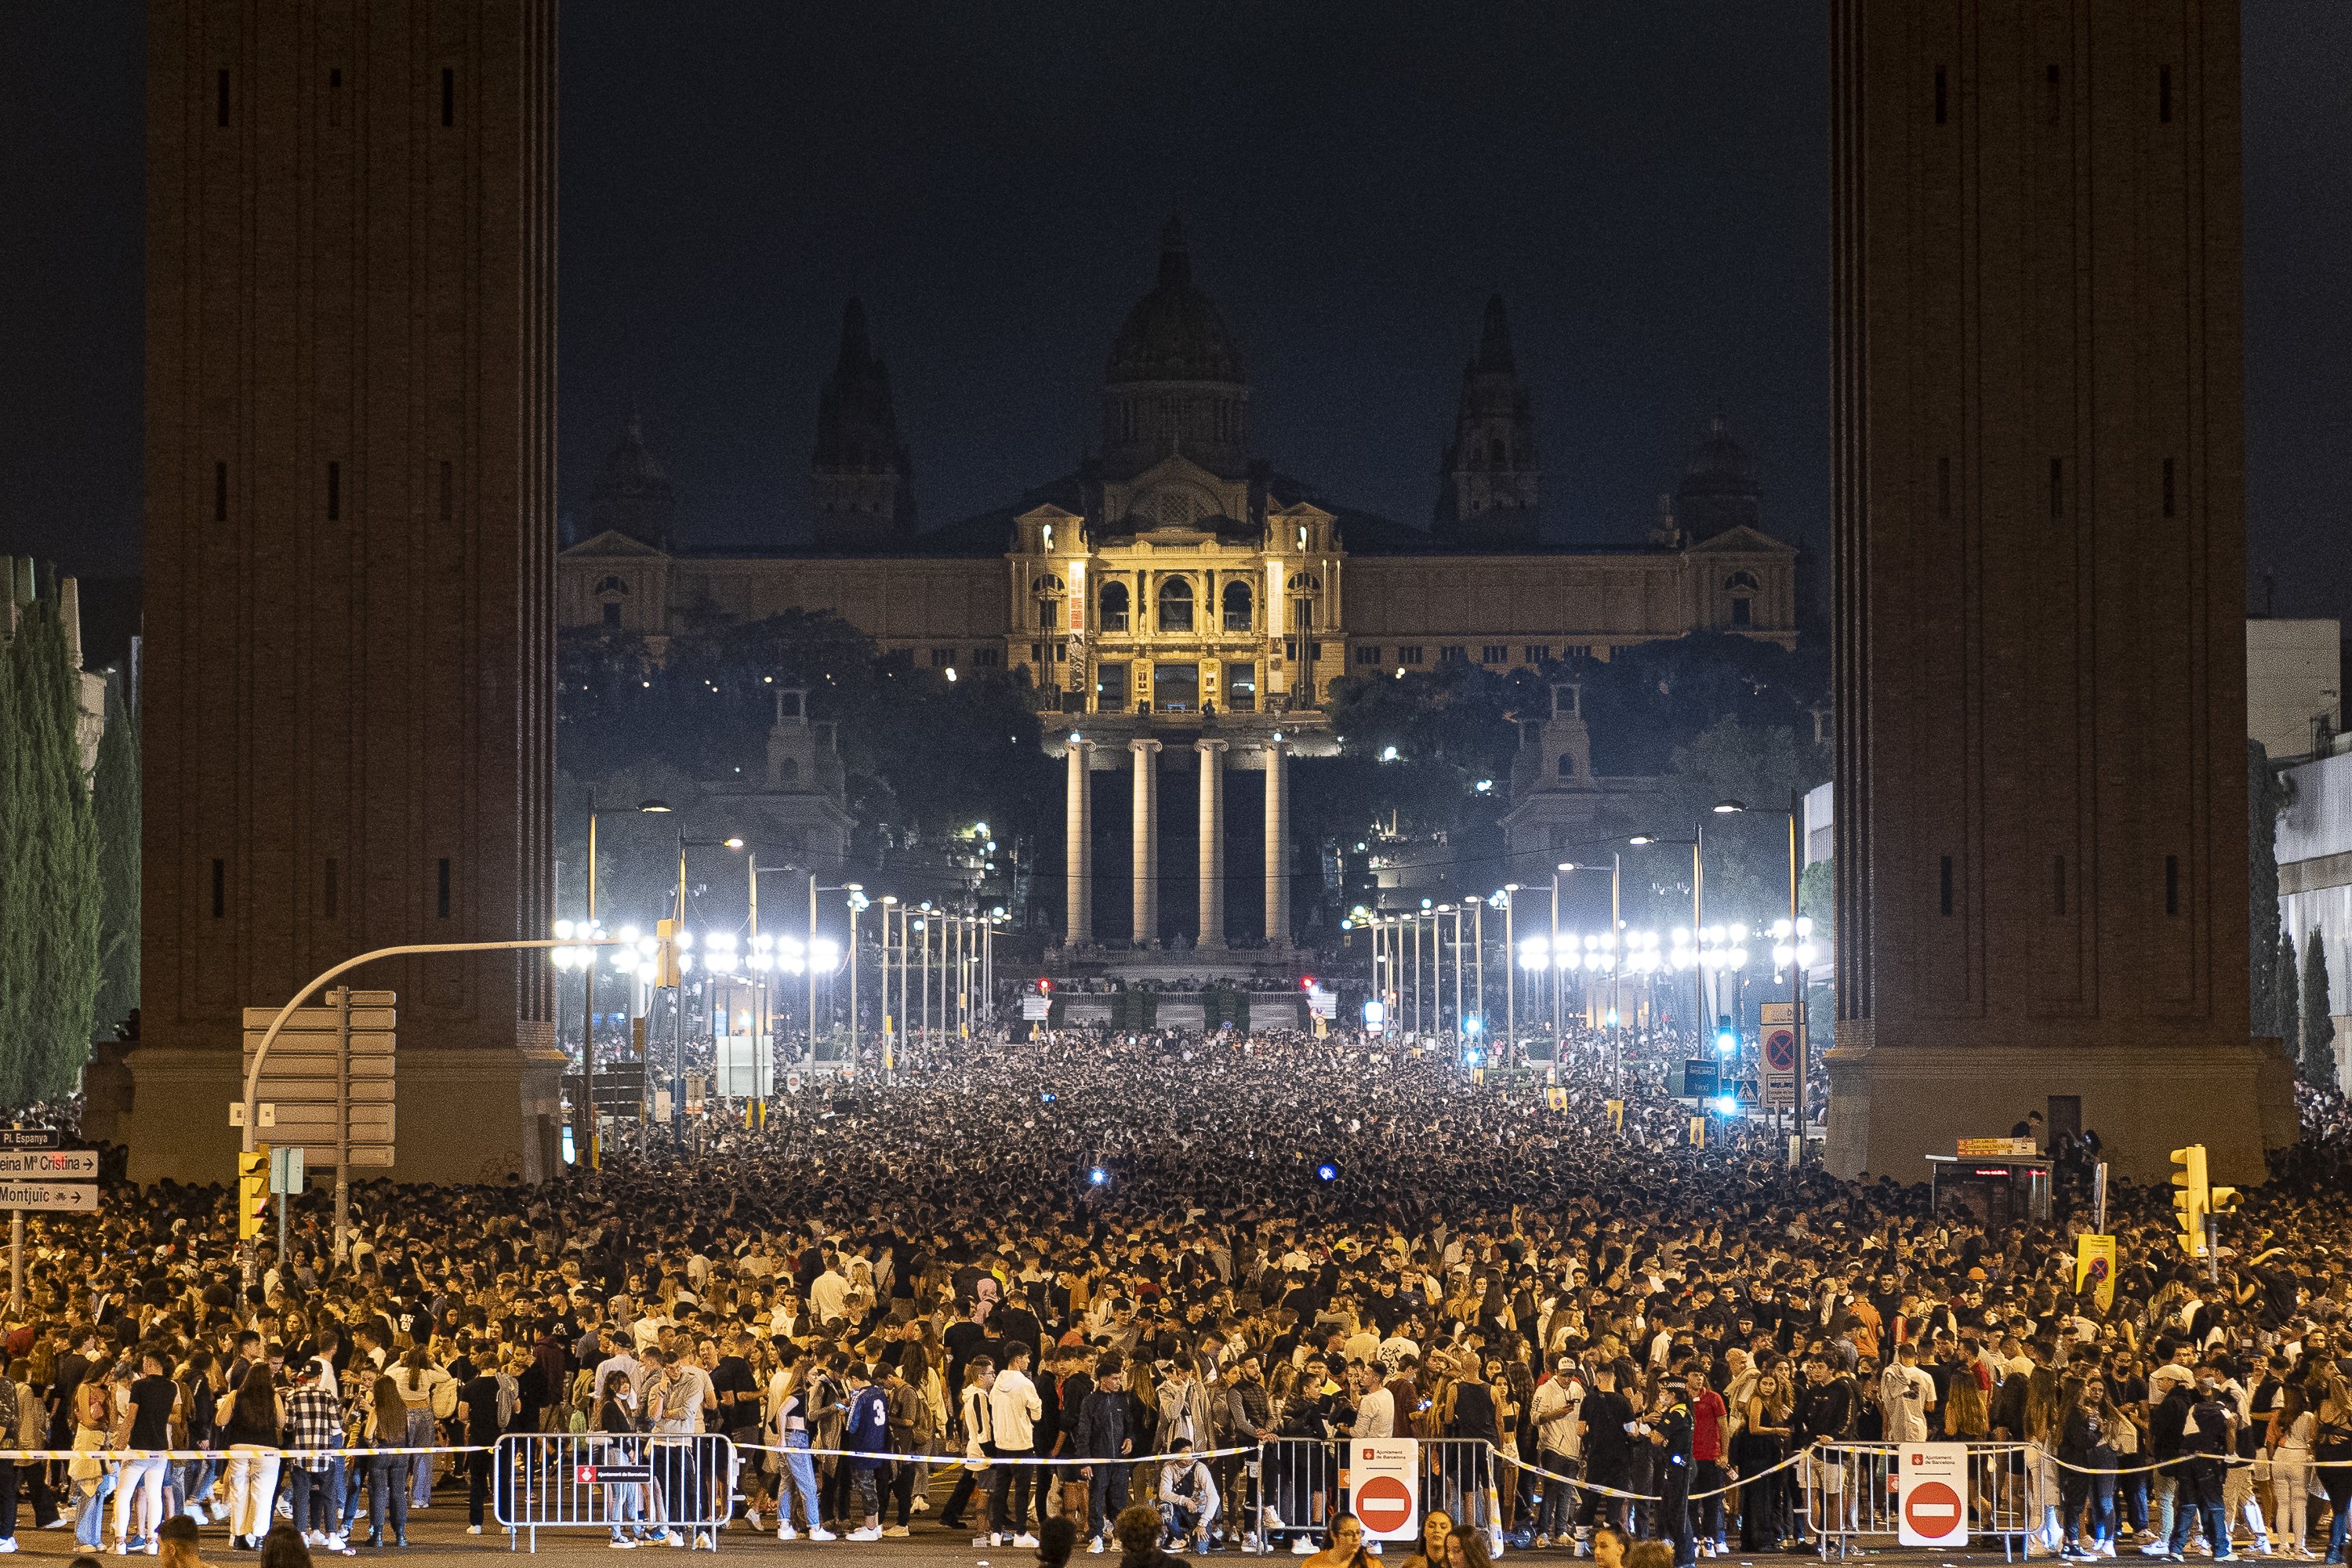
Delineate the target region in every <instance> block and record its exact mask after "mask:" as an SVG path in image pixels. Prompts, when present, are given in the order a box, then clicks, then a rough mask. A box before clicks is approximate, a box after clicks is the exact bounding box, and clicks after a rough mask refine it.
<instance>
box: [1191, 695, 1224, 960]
mask: <svg viewBox="0 0 2352 1568" xmlns="http://www.w3.org/2000/svg"><path fill="white" fill-rule="evenodd" d="M1192 749H1193V750H1194V751H1196V752H1200V753H1201V945H1202V947H1223V946H1224V945H1225V743H1224V742H1223V741H1195V742H1192Z"/></svg>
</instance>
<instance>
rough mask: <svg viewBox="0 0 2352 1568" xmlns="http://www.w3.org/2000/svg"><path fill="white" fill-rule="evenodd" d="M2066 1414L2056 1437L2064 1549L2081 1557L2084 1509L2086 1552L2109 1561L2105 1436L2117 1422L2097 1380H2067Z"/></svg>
mask: <svg viewBox="0 0 2352 1568" xmlns="http://www.w3.org/2000/svg"><path fill="white" fill-rule="evenodd" d="M2065 1405H2066V1414H2065V1415H2064V1417H2063V1419H2062V1421H2061V1422H2060V1426H2059V1436H2058V1459H2059V1463H2060V1468H2059V1471H2058V1486H2059V1497H2060V1501H2059V1510H2058V1511H2059V1521H2060V1525H2061V1527H2062V1528H2063V1531H2065V1537H2066V1546H2065V1550H2066V1551H2067V1552H2070V1553H2073V1554H2075V1555H2081V1554H2082V1552H2083V1547H2082V1533H2081V1532H2082V1529H2083V1513H2084V1507H2085V1505H2087V1506H2088V1508H2089V1510H2090V1521H2089V1522H2090V1536H2091V1544H2090V1549H2089V1554H2090V1555H2092V1556H2095V1557H2111V1556H2113V1555H2114V1554H2115V1550H2116V1548H2115V1541H2116V1450H2115V1443H2114V1438H2113V1436H2111V1435H2112V1434H2113V1433H2114V1431H2115V1429H2116V1426H2117V1425H2118V1424H2119V1423H2120V1422H2121V1421H2122V1420H2123V1415H2122V1413H2121V1412H2119V1411H2118V1410H2116V1407H2115V1404H2114V1402H2113V1401H2111V1400H2110V1399H2109V1398H2108V1397H2107V1384H2106V1380H2105V1378H2103V1377H2097V1376H2093V1377H2086V1378H2079V1379H2069V1380H2068V1381H2067V1383H2066V1384H2065Z"/></svg>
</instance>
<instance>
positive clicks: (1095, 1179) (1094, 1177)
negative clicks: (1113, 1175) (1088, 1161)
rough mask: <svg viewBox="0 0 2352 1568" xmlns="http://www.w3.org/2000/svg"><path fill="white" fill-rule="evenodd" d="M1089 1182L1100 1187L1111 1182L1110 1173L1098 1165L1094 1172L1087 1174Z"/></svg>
mask: <svg viewBox="0 0 2352 1568" xmlns="http://www.w3.org/2000/svg"><path fill="white" fill-rule="evenodd" d="M1109 1180H1110V1173H1109V1172H1108V1171H1106V1170H1104V1169H1103V1168H1102V1167H1101V1166H1100V1165H1097V1166H1096V1167H1095V1168H1094V1169H1093V1170H1091V1171H1088V1172H1087V1181H1089V1182H1092V1183H1093V1184H1095V1185H1096V1186H1098V1187H1099V1186H1101V1185H1102V1184H1104V1183H1105V1182H1108V1181H1109Z"/></svg>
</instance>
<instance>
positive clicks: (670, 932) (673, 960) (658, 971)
mask: <svg viewBox="0 0 2352 1568" xmlns="http://www.w3.org/2000/svg"><path fill="white" fill-rule="evenodd" d="M677 983H678V981H677V921H655V922H654V985H655V986H656V989H658V988H659V987H662V986H665V985H676V984H677Z"/></svg>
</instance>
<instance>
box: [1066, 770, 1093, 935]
mask: <svg viewBox="0 0 2352 1568" xmlns="http://www.w3.org/2000/svg"><path fill="white" fill-rule="evenodd" d="M1094 749H1095V743H1094V742H1092V741H1072V742H1070V744H1069V762H1070V798H1069V809H1068V811H1067V812H1066V814H1065V818H1064V828H1063V831H1064V835H1065V837H1066V850H1065V854H1064V857H1063V858H1064V863H1065V865H1066V868H1067V880H1068V884H1069V886H1068V889H1067V892H1066V898H1065V900H1064V902H1063V905H1062V910H1063V921H1062V944H1063V945H1064V946H1065V947H1084V946H1086V945H1087V944H1088V943H1090V942H1093V941H1094V940H1095V900H1094V869H1095V866H1094V829H1095V812H1094V796H1093V795H1092V794H1091V793H1090V792H1089V791H1088V789H1087V765H1088V763H1089V762H1090V760H1091V759H1092V757H1093V755H1094Z"/></svg>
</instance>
